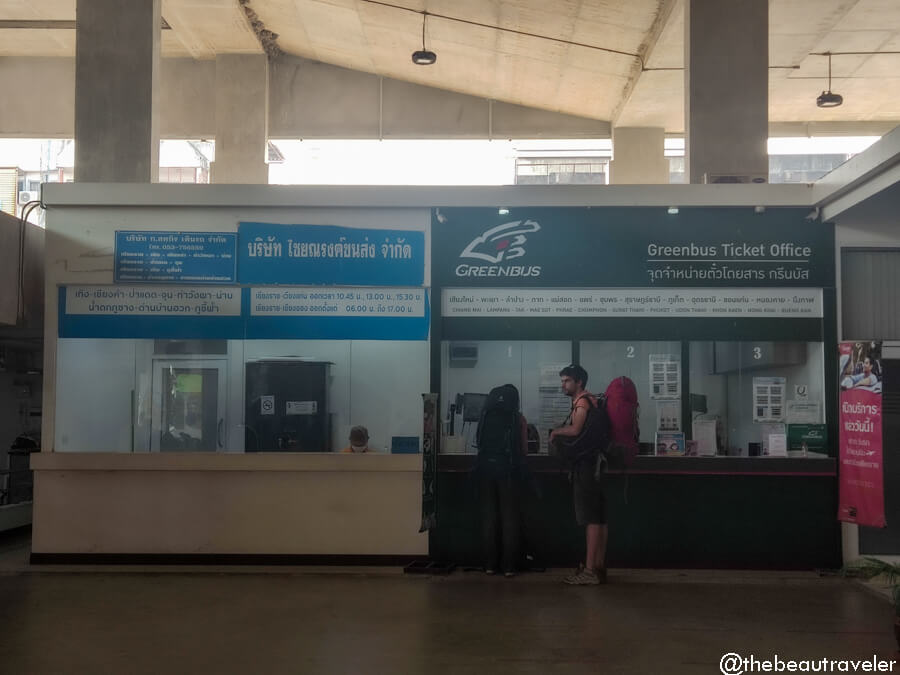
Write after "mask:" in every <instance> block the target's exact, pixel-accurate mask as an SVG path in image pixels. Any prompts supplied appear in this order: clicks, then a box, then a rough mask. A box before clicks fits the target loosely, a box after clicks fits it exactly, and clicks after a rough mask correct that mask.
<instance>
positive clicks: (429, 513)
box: [419, 394, 438, 532]
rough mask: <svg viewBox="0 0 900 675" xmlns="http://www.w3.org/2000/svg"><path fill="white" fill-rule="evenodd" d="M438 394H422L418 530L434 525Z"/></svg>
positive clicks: (422, 530)
mask: <svg viewBox="0 0 900 675" xmlns="http://www.w3.org/2000/svg"><path fill="white" fill-rule="evenodd" d="M437 411H438V395H437V394H422V525H421V527H419V532H425V531H426V530H430V529H431V528H432V527H434V526H435V523H436V520H435V506H436V502H435V497H434V487H435V483H436V482H437V453H438V442H437V439H438V429H437V424H438V422H437V420H438V417H437Z"/></svg>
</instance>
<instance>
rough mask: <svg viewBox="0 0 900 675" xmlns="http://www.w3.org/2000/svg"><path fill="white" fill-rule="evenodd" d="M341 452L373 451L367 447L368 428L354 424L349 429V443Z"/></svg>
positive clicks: (373, 450)
mask: <svg viewBox="0 0 900 675" xmlns="http://www.w3.org/2000/svg"><path fill="white" fill-rule="evenodd" d="M341 452H375V449H374V448H370V447H369V430H368V429H366V428H365V427H363V426H355V427H353V428H352V429H351V430H350V445H348V446H347V447H346V448H344V449H343V450H341Z"/></svg>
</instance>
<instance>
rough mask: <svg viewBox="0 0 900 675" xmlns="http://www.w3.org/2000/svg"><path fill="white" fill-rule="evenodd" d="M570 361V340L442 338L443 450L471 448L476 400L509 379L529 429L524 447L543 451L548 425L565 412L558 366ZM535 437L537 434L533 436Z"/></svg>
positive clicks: (566, 404)
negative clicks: (455, 339)
mask: <svg viewBox="0 0 900 675" xmlns="http://www.w3.org/2000/svg"><path fill="white" fill-rule="evenodd" d="M571 361H572V343H571V342H569V341H504V340H481V341H466V342H444V343H442V344H441V415H442V418H443V421H444V423H443V426H442V428H443V433H444V436H445V438H444V439H443V443H442V444H441V451H442V452H445V453H475V452H476V451H477V448H476V445H475V431H476V428H477V425H478V416H479V413H480V404H481V403H482V402H483V400H484V398H485V397H486V395H487V394H488V392H490V390H491V389H493V388H494V387H497V386H499V385H502V384H513V385H515V386H516V388H517V389H518V390H519V396H520V400H521V405H522V414H523V415H524V416H525V418H526V420H527V422H528V424H529V425H531V426H532V429H531V435H530V438H531V441H530V443H529V452H532V453H546V452H547V436H548V434H549V431H550V429H552V428H553V427H555V426H558V425H559V424H561V423H562V422H563V421H564V420H565V418H566V416H567V415H568V413H569V400H568V398H566V397H565V396H564V395H563V394H562V393H561V391H560V381H559V371H560V369H561V368H562V367H564V366H566V365H568V364H569V363H571ZM538 437H539V440H538Z"/></svg>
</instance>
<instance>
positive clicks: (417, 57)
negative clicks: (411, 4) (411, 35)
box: [412, 12, 437, 66]
mask: <svg viewBox="0 0 900 675" xmlns="http://www.w3.org/2000/svg"><path fill="white" fill-rule="evenodd" d="M427 18H428V12H422V49H421V51H416V52H413V53H412V62H413V63H415V64H416V65H417V66H430V65H431V64H433V63H434V62H435V61H437V54H435V53H434V52H432V51H429V50H427V49H425V20H426V19H427Z"/></svg>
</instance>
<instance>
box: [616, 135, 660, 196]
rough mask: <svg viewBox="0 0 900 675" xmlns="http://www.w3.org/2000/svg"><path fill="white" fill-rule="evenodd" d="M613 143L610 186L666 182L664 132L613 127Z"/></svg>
mask: <svg viewBox="0 0 900 675" xmlns="http://www.w3.org/2000/svg"><path fill="white" fill-rule="evenodd" d="M612 141H613V159H612V161H611V162H610V163H609V171H610V173H609V182H610V184H612V185H651V184H658V183H668V182H669V160H667V159H666V157H665V142H666V130H665V129H663V128H661V127H615V128H613V132H612Z"/></svg>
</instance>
